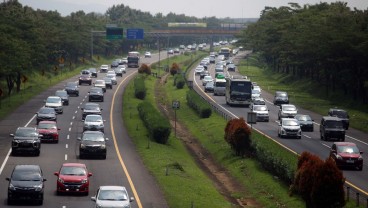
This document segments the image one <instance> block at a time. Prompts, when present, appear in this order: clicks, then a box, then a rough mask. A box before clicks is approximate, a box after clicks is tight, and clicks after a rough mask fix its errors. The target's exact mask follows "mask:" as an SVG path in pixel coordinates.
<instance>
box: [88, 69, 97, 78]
mask: <svg viewBox="0 0 368 208" xmlns="http://www.w3.org/2000/svg"><path fill="white" fill-rule="evenodd" d="M88 70H89V72H91V77H95V78H97V76H98V74H97V69H96V68H89V69H88Z"/></svg>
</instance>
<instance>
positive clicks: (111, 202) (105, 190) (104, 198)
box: [91, 186, 134, 208]
mask: <svg viewBox="0 0 368 208" xmlns="http://www.w3.org/2000/svg"><path fill="white" fill-rule="evenodd" d="M91 200H92V201H94V202H96V205H95V207H99V208H104V207H105V208H106V207H121V208H128V207H131V206H130V203H131V202H133V201H134V197H130V198H129V194H128V191H127V190H126V188H125V187H124V186H100V187H99V188H98V190H97V194H96V196H93V197H91Z"/></svg>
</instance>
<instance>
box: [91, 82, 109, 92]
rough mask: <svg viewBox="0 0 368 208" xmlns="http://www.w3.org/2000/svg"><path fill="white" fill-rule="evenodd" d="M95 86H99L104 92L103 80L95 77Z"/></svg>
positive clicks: (104, 84)
mask: <svg viewBox="0 0 368 208" xmlns="http://www.w3.org/2000/svg"><path fill="white" fill-rule="evenodd" d="M93 85H94V86H95V87H99V88H101V89H102V91H103V92H106V83H105V80H102V79H97V80H96V81H95V83H93Z"/></svg>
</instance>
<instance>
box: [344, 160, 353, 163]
mask: <svg viewBox="0 0 368 208" xmlns="http://www.w3.org/2000/svg"><path fill="white" fill-rule="evenodd" d="M346 162H347V163H354V160H347V161H346Z"/></svg>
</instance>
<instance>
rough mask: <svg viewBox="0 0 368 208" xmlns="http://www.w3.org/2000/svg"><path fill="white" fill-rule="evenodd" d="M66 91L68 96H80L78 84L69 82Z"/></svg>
mask: <svg viewBox="0 0 368 208" xmlns="http://www.w3.org/2000/svg"><path fill="white" fill-rule="evenodd" d="M65 91H66V92H67V93H68V95H75V96H77V97H78V96H79V87H78V84H77V83H76V82H67V83H66V85H65Z"/></svg>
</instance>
